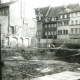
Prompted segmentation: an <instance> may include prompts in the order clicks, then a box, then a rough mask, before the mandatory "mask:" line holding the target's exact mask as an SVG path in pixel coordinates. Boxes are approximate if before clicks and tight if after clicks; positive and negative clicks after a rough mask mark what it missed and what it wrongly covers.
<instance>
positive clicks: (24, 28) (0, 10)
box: [0, 0, 37, 47]
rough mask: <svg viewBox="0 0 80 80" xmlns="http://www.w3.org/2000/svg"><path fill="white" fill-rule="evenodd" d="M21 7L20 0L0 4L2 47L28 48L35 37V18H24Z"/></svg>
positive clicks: (22, 7)
mask: <svg viewBox="0 0 80 80" xmlns="http://www.w3.org/2000/svg"><path fill="white" fill-rule="evenodd" d="M22 5H23V3H22V0H18V1H10V2H7V3H2V4H0V24H1V26H0V27H1V43H2V44H1V45H2V47H29V46H31V42H32V40H33V39H34V38H35V37H36V26H37V25H36V20H35V17H25V15H27V14H25V15H24V6H22ZM26 12H27V10H26ZM27 13H29V12H27ZM33 13H35V11H33ZM34 16H35V14H34ZM31 31H33V32H32V34H31ZM32 38H33V39H32ZM35 45H36V44H35Z"/></svg>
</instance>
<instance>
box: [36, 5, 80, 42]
mask: <svg viewBox="0 0 80 80" xmlns="http://www.w3.org/2000/svg"><path fill="white" fill-rule="evenodd" d="M43 10H44V8H43ZM79 12H80V6H79V4H68V5H65V6H58V7H48V9H47V12H46V14H45V15H43V11H42V15H43V16H44V17H43V18H42V19H43V20H42V21H41V23H42V24H43V25H42V28H41V30H42V31H41V34H42V38H41V40H42V41H43V42H44V43H46V42H47V43H52V41H53V40H54V41H63V42H64V41H66V42H69V43H72V42H73V41H74V37H79V36H80V35H79V28H80V25H79V21H80V18H79V17H80V16H79ZM72 15H73V16H75V15H76V16H75V17H72ZM74 22H75V23H74ZM73 23H74V24H75V25H72V24H73ZM38 26H39V24H38ZM38 26H37V27H38ZM74 30H75V33H76V36H75V35H73V34H72V33H73V32H74ZM73 36H74V37H73ZM75 41H76V42H79V39H77V40H76V39H75ZM41 43H42V42H41Z"/></svg>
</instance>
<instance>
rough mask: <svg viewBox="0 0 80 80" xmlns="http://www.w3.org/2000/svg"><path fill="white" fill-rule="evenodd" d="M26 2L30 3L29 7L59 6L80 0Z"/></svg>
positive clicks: (33, 0)
mask: <svg viewBox="0 0 80 80" xmlns="http://www.w3.org/2000/svg"><path fill="white" fill-rule="evenodd" d="M28 3H31V7H34V8H36V7H45V6H49V5H51V6H60V5H63V4H64V5H65V4H69V3H72V4H74V3H80V0H28Z"/></svg>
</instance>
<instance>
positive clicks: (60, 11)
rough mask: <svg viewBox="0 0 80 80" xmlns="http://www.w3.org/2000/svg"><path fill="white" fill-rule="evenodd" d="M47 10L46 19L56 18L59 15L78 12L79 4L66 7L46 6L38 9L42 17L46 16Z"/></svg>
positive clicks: (79, 9)
mask: <svg viewBox="0 0 80 80" xmlns="http://www.w3.org/2000/svg"><path fill="white" fill-rule="evenodd" d="M49 8H50V10H49ZM36 10H37V9H36ZM48 10H49V13H48V15H47V17H58V16H59V14H64V13H69V12H72V11H80V6H79V3H77V4H68V5H66V6H64V5H62V6H57V7H50V6H47V7H42V8H40V11H41V13H42V15H43V16H44V17H45V16H46V14H47V12H48ZM36 12H37V11H36ZM36 14H38V13H36Z"/></svg>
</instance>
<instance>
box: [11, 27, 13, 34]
mask: <svg viewBox="0 0 80 80" xmlns="http://www.w3.org/2000/svg"><path fill="white" fill-rule="evenodd" d="M11 32H12V34H14V26H11Z"/></svg>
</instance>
